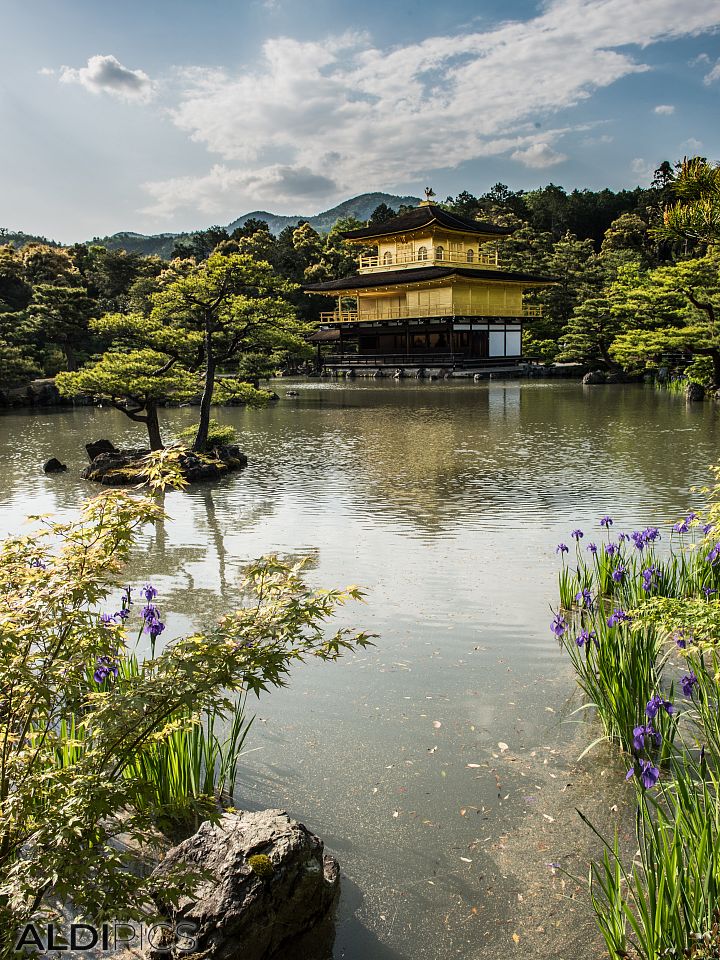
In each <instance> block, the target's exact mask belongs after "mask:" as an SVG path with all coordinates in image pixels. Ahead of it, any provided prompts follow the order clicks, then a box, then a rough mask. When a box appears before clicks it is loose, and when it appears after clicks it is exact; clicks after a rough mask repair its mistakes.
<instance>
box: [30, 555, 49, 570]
mask: <svg viewBox="0 0 720 960" xmlns="http://www.w3.org/2000/svg"><path fill="white" fill-rule="evenodd" d="M30 566H31V567H34V568H35V569H36V570H47V564H46V563H45V562H44V561H43V560H41V559H40V558H39V557H33V559H32V560H31V561H30Z"/></svg>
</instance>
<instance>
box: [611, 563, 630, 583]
mask: <svg viewBox="0 0 720 960" xmlns="http://www.w3.org/2000/svg"><path fill="white" fill-rule="evenodd" d="M626 573H627V570H626V568H625V567H624V566H623V565H622V564H619V566H617V567H616V568H615V569H614V570H613V572H612V578H613V580H614V581H615V583H622V582H623V580H624V579H625V574H626Z"/></svg>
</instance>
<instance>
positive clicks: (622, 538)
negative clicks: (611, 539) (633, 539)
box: [618, 533, 630, 543]
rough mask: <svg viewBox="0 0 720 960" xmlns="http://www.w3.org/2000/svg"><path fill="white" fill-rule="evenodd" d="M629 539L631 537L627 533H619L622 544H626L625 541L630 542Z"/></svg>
mask: <svg viewBox="0 0 720 960" xmlns="http://www.w3.org/2000/svg"><path fill="white" fill-rule="evenodd" d="M629 539H630V537H629V536H628V534H627V533H619V534H618V540H619V541H620V543H625V541H626V540H629Z"/></svg>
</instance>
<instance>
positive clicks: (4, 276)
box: [0, 243, 32, 313]
mask: <svg viewBox="0 0 720 960" xmlns="http://www.w3.org/2000/svg"><path fill="white" fill-rule="evenodd" d="M31 299H32V287H31V285H30V284H29V283H28V282H27V280H26V279H25V268H24V264H23V261H22V258H21V257H20V256H19V255H18V253H17V252H16V250H15V248H14V247H13V246H11V245H10V244H9V243H6V244H3V245H2V246H0V313H3V312H4V311H16V310H23V309H24V308H25V307H27V305H28V304H29V303H30V300H31Z"/></svg>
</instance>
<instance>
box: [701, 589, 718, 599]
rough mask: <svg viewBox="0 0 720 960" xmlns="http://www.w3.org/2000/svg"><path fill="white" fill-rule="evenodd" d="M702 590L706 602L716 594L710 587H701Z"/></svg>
mask: <svg viewBox="0 0 720 960" xmlns="http://www.w3.org/2000/svg"><path fill="white" fill-rule="evenodd" d="M702 589H703V593H704V594H705V599H706V600H709V599H710V597H711V596H712V595H713V594H714V593H717V590H712V589H711V588H710V587H703V588H702Z"/></svg>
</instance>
